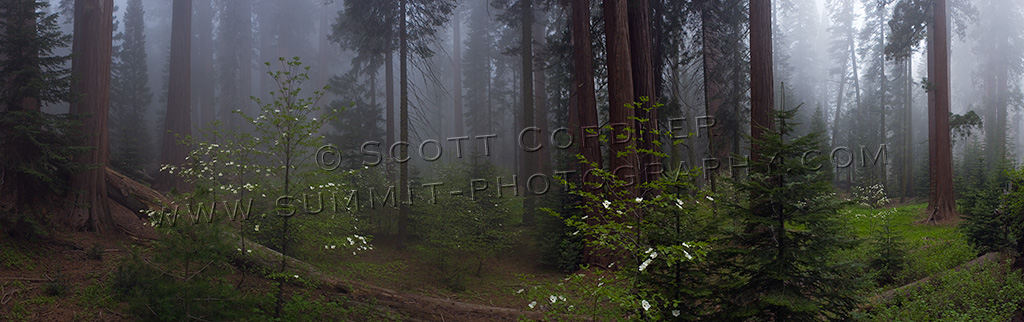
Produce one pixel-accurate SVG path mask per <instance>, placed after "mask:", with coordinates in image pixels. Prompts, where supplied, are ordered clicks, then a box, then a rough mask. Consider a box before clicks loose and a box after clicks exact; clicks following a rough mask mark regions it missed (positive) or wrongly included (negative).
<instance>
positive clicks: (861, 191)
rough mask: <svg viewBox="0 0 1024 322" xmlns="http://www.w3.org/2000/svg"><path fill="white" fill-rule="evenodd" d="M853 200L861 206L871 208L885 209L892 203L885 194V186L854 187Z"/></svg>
mask: <svg viewBox="0 0 1024 322" xmlns="http://www.w3.org/2000/svg"><path fill="white" fill-rule="evenodd" d="M853 199H854V201H856V202H858V203H860V204H861V205H863V206H865V207H871V208H881V207H885V205H887V204H889V201H890V200H889V197H888V196H887V195H886V194H885V186H883V185H882V184H874V185H870V186H866V187H863V186H857V187H853Z"/></svg>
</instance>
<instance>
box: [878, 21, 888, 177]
mask: <svg viewBox="0 0 1024 322" xmlns="http://www.w3.org/2000/svg"><path fill="white" fill-rule="evenodd" d="M882 6H883V10H882V11H881V12H882V13H880V14H881V15H884V12H885V11H884V4H882ZM887 27H888V26H887V25H885V24H880V25H879V27H878V28H879V33H880V34H881V37H880V38H879V39H881V45H882V46H885V28H887ZM879 56H881V57H879V58H881V64H882V66H881V70H882V81H881V85H882V86H881V88H880V92H881V94H882V95H881V98H880V99H881V101H882V102H881V103H882V105H881V106H880V107H879V124H878V126H879V133H878V142H879V143H880V144H885V142H886V141H887V140H888V138H889V133H888V132H887V131H886V128H885V113H886V110H885V104H886V92H885V90H886V88H888V87H886V83H887V80H886V79H885V53H884V52H882V53H879ZM888 168H889V164H888V162H886V160H882V171H880V176H881V178H879V179H881V180H882V193H883V194H884V193H885V191H886V189H887V188H888V187H889V173H888V170H889V169H888Z"/></svg>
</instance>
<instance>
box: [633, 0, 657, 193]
mask: <svg viewBox="0 0 1024 322" xmlns="http://www.w3.org/2000/svg"><path fill="white" fill-rule="evenodd" d="M628 7H629V8H628V9H627V11H628V16H629V18H628V20H629V48H630V50H631V52H630V54H629V55H630V56H629V58H630V64H631V65H632V66H631V67H632V70H631V72H632V77H633V95H635V96H637V98H635V101H636V102H640V99H639V97H647V99H649V100H650V101H649V102H648V103H646V104H644V105H643V108H640V109H636V110H634V112H635V113H636V117H637V118H638V119H639V120H644V119H646V120H647V121H646V122H641V121H638V122H635V125H634V128H635V129H636V130H637V131H638V132H637V133H639V137H638V138H637V139H639V141H638V142H637V148H638V149H643V150H654V149H655V148H657V147H656V146H655V145H654V140H656V139H657V136H656V135H654V133H653V131H654V130H657V129H658V111H657V110H655V109H654V105H655V103H656V102H657V97H655V96H654V91H655V85H654V45H653V43H652V41H651V12H650V11H651V7H650V0H638V1H630V2H629V4H628ZM648 109H649V110H648ZM639 160H640V164H639V167H638V168H637V169H639V170H640V171H639V172H640V173H638V175H639V176H638V177H639V178H640V180H641V181H642V182H648V181H653V180H655V179H657V178H652V177H648V173H649V172H650V171H651V170H654V169H651V168H650V167H655V166H654V165H653V164H654V163H655V162H657V161H658V158H657V157H656V156H655V155H654V154H652V153H646V152H645V153H643V154H642V155H640V156H639Z"/></svg>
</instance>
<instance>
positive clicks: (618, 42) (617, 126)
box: [604, 0, 637, 189]
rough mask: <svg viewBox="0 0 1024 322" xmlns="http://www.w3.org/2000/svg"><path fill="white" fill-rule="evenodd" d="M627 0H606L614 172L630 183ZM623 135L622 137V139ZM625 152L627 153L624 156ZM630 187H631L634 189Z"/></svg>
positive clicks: (631, 112)
mask: <svg viewBox="0 0 1024 322" xmlns="http://www.w3.org/2000/svg"><path fill="white" fill-rule="evenodd" d="M627 11H628V9H627V4H626V0H605V1H604V30H605V39H606V41H607V45H606V46H605V47H606V48H607V51H608V53H607V57H608V58H607V68H608V101H609V105H608V121H609V123H610V125H611V127H612V136H611V144H610V145H611V158H610V163H611V171H612V172H613V173H614V174H615V175H616V176H618V177H619V178H620V179H623V180H626V182H627V183H629V182H634V183H635V181H636V179H637V177H633V178H632V179H630V178H627V177H628V176H631V175H635V174H636V169H637V160H636V154H635V153H634V152H632V151H631V147H632V146H634V144H635V142H636V139H635V137H634V135H633V134H632V133H631V132H630V131H627V130H626V128H631V127H633V117H634V116H635V114H634V109H632V108H629V107H627V105H630V104H632V103H633V99H634V98H635V97H636V96H635V95H634V93H633V68H632V65H631V61H632V59H631V58H630V54H631V53H630V48H629V24H628V18H627V17H628V14H627ZM620 136H621V138H620ZM620 155H623V156H620ZM633 188H635V186H634V187H630V188H629V189H633Z"/></svg>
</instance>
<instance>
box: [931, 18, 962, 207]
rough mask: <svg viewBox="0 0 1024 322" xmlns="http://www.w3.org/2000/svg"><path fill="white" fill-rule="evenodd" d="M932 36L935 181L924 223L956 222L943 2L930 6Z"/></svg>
mask: <svg viewBox="0 0 1024 322" xmlns="http://www.w3.org/2000/svg"><path fill="white" fill-rule="evenodd" d="M932 6H933V8H932V10H933V16H932V17H933V18H932V19H933V21H932V24H933V25H934V26H935V27H934V34H933V35H934V37H933V38H932V40H934V41H935V46H933V47H932V48H931V49H934V51H935V53H934V54H933V56H932V57H933V58H935V59H934V60H930V61H929V64H932V65H934V67H933V68H932V70H933V71H934V72H935V74H933V75H934V76H932V75H930V76H929V77H928V78H929V80H931V81H933V82H934V84H935V85H934V88H933V90H934V91H935V106H933V107H932V109H933V110H934V112H933V114H932V115H933V116H935V118H934V119H932V120H931V123H932V124H933V125H932V127H933V128H934V134H935V135H934V136H932V137H931V139H930V140H932V141H935V152H934V155H935V162H934V164H935V167H934V168H933V169H932V171H931V176H932V177H934V179H933V180H934V181H935V188H934V189H935V199H934V200H932V201H931V202H929V207H928V208H929V209H931V212H929V213H928V218H927V219H925V222H927V223H943V222H948V221H950V220H953V219H956V218H958V217H959V215H958V214H957V212H956V199H954V195H953V153H952V140H951V138H950V133H949V101H950V93H949V37H948V36H947V35H948V24H947V21H946V0H935V1H934V2H933V3H932Z"/></svg>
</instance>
